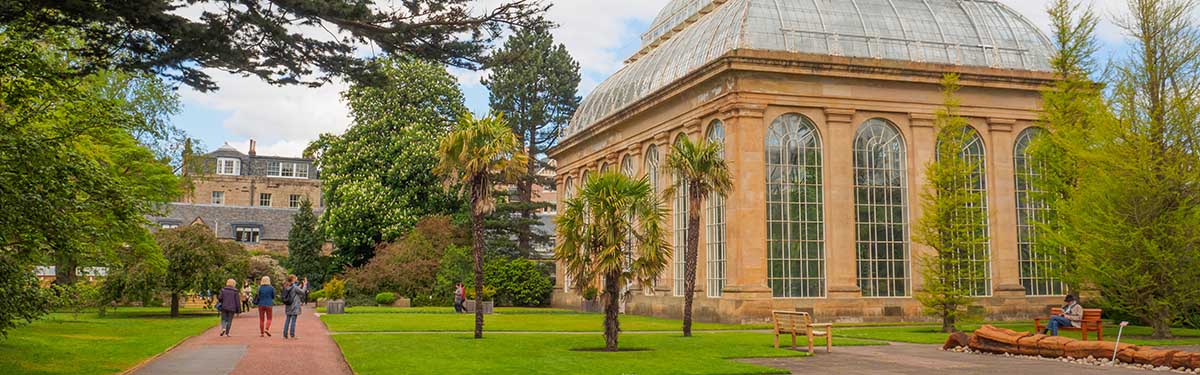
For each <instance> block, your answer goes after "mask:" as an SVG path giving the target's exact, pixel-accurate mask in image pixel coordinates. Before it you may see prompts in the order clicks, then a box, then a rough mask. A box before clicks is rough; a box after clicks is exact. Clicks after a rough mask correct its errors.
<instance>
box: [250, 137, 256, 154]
mask: <svg viewBox="0 0 1200 375" xmlns="http://www.w3.org/2000/svg"><path fill="white" fill-rule="evenodd" d="M254 154H256V152H255V151H254V140H253V139H251V140H250V156H254Z"/></svg>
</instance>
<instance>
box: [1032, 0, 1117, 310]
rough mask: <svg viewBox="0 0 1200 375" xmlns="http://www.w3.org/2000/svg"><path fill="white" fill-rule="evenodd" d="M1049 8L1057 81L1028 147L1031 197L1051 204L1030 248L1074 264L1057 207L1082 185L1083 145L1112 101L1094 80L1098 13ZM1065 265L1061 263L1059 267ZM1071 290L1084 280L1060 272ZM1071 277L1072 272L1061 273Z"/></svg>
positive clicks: (1072, 4)
mask: <svg viewBox="0 0 1200 375" xmlns="http://www.w3.org/2000/svg"><path fill="white" fill-rule="evenodd" d="M1048 13H1049V15H1050V22H1051V29H1052V30H1053V43H1054V46H1055V53H1054V57H1053V59H1052V60H1051V66H1053V67H1054V72H1055V75H1056V76H1057V78H1058V80H1057V81H1055V83H1054V84H1053V85H1052V86H1050V87H1047V88H1046V89H1044V90H1043V92H1042V105H1043V111H1042V113H1041V118H1040V119H1039V121H1038V124H1039V125H1040V126H1042V127H1044V128H1045V129H1046V130H1048V131H1047V132H1041V133H1039V134H1038V136H1037V137H1036V138H1034V140H1033V142H1032V143H1031V144H1030V146H1029V149H1028V152H1029V156H1030V161H1031V166H1032V167H1033V170H1034V172H1035V173H1033V176H1032V179H1031V181H1030V182H1031V184H1032V186H1033V187H1034V189H1033V190H1034V191H1033V192H1032V194H1031V196H1030V198H1031V199H1033V200H1034V201H1035V202H1034V204H1036V205H1038V206H1044V207H1046V208H1048V210H1046V212H1045V213H1044V214H1043V215H1037V217H1036V218H1031V219H1032V220H1036V221H1037V222H1034V223H1033V224H1035V225H1034V226H1033V231H1034V232H1035V234H1034V235H1033V236H1032V237H1033V238H1035V239H1036V241H1035V242H1034V243H1033V247H1032V251H1033V252H1034V253H1036V254H1038V255H1039V256H1045V257H1049V258H1051V259H1054V261H1055V263H1058V264H1070V263H1074V262H1075V261H1074V259H1073V257H1074V254H1075V253H1076V251H1075V250H1074V244H1073V243H1071V241H1069V240H1067V239H1065V238H1060V236H1057V235H1056V233H1059V232H1061V231H1062V221H1061V220H1059V219H1058V215H1057V213H1058V212H1061V211H1062V210H1063V209H1065V208H1066V207H1065V205H1066V204H1067V203H1066V202H1068V201H1069V200H1070V198H1071V194H1072V192H1073V191H1074V190H1075V189H1076V188H1077V187H1078V185H1079V178H1080V173H1081V171H1082V163H1083V161H1082V159H1081V158H1080V156H1079V154H1080V153H1081V152H1082V150H1084V149H1087V148H1089V147H1091V145H1092V144H1093V143H1094V142H1093V140H1092V139H1093V135H1092V134H1091V133H1092V129H1094V128H1095V127H1097V125H1096V124H1097V123H1099V122H1104V121H1108V120H1107V119H1106V118H1107V117H1108V116H1109V111H1108V109H1107V108H1108V104H1107V103H1106V102H1105V100H1104V93H1103V89H1104V85H1103V84H1102V83H1098V82H1095V81H1094V80H1092V78H1091V76H1092V75H1093V74H1095V70H1096V68H1095V65H1096V63H1095V61H1094V58H1093V57H1092V56H1094V55H1095V53H1096V51H1097V49H1098V47H1097V42H1096V36H1095V34H1096V25H1097V24H1098V23H1099V17H1097V16H1096V14H1095V12H1094V11H1093V10H1092V9H1091V8H1087V7H1084V6H1083V5H1081V4H1080V3H1078V2H1076V1H1074V0H1054V2H1053V3H1051V5H1050V7H1049V9H1048ZM1055 269H1056V270H1059V271H1061V270H1064V268H1063V267H1055ZM1057 276H1060V278H1061V279H1063V280H1064V281H1066V282H1068V284H1069V285H1070V288H1071V289H1080V287H1081V285H1080V282H1082V281H1081V280H1078V278H1072V277H1069V275H1057ZM1063 276H1068V277H1063Z"/></svg>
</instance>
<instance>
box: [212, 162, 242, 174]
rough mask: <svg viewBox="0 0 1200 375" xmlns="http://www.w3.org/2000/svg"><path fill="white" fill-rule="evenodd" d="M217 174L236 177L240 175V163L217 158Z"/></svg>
mask: <svg viewBox="0 0 1200 375" xmlns="http://www.w3.org/2000/svg"><path fill="white" fill-rule="evenodd" d="M217 174H220V175H229V176H238V175H241V174H242V161H241V160H239V159H232V158H217Z"/></svg>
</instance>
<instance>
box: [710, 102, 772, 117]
mask: <svg viewBox="0 0 1200 375" xmlns="http://www.w3.org/2000/svg"><path fill="white" fill-rule="evenodd" d="M720 113H721V121H729V120H732V119H736V118H750V119H756V118H757V119H760V118H763V117H766V113H767V106H766V105H763V104H757V103H730V104H726V105H724V106H721V109H720Z"/></svg>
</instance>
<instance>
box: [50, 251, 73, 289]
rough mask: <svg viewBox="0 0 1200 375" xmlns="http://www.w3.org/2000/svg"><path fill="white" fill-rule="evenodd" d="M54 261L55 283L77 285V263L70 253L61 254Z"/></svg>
mask: <svg viewBox="0 0 1200 375" xmlns="http://www.w3.org/2000/svg"><path fill="white" fill-rule="evenodd" d="M57 258H58V261H57V262H55V263H54V285H64V286H66V285H75V280H76V275H75V271H76V270H75V269H76V268H77V265H76V264H75V260H74V259H71V256H70V255H59V256H58V257H57Z"/></svg>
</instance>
